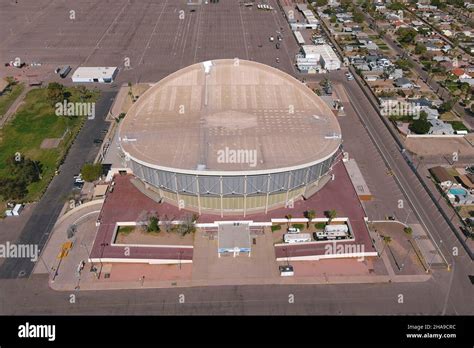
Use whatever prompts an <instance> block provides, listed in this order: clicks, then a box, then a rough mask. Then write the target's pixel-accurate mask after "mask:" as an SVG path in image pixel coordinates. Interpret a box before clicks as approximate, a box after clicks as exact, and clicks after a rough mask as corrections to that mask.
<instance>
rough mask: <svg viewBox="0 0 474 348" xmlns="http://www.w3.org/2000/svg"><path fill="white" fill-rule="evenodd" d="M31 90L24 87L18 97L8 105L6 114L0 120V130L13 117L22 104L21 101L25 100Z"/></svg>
mask: <svg viewBox="0 0 474 348" xmlns="http://www.w3.org/2000/svg"><path fill="white" fill-rule="evenodd" d="M30 90H31V88H30V87H25V88H24V89H23V91H22V92H21V93H20V95H19V96H18V97H17V98H16V99H15V101H14V102H13V103H12V105H10V107H9V108H8V110H7V112H6V113H5V115H3V117H2V118H1V119H0V128H3V126H4V125H5V124H6V123H7V122H8V121H9V120H10V118H12V117H13V115H14V114H15V113H16V112H17V111H18V108H19V107H20V106H21V105H22V104H23V100H24V99H25V96H26V94H27V93H28V92H29V91H30Z"/></svg>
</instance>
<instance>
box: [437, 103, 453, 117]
mask: <svg viewBox="0 0 474 348" xmlns="http://www.w3.org/2000/svg"><path fill="white" fill-rule="evenodd" d="M453 106H454V100H453V99H451V100H447V101H445V102H444V103H443V104H441V105H440V106H439V108H438V111H439V112H440V113H441V114H444V113H445V112H448V111H451V109H452V108H453Z"/></svg>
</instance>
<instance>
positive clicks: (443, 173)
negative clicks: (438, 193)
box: [429, 166, 456, 189]
mask: <svg viewBox="0 0 474 348" xmlns="http://www.w3.org/2000/svg"><path fill="white" fill-rule="evenodd" d="M429 171H430V173H431V175H433V177H434V178H435V180H436V182H437V183H438V184H439V186H441V188H443V189H448V188H450V187H451V186H453V184H454V183H455V182H456V179H455V178H454V176H452V175H451V174H449V172H448V170H447V169H446V168H445V167H441V166H437V167H432V168H430V170H429Z"/></svg>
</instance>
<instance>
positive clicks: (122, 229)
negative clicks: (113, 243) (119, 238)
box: [118, 226, 137, 234]
mask: <svg viewBox="0 0 474 348" xmlns="http://www.w3.org/2000/svg"><path fill="white" fill-rule="evenodd" d="M135 228H137V226H119V228H118V233H122V234H130V233H131V232H132V231H133V230H134V229H135Z"/></svg>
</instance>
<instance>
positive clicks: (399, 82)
mask: <svg viewBox="0 0 474 348" xmlns="http://www.w3.org/2000/svg"><path fill="white" fill-rule="evenodd" d="M393 84H394V86H395V87H397V88H401V89H411V88H413V87H414V85H413V83H412V82H411V81H410V80H409V79H407V78H405V77H401V78H398V79H396V80H394V81H393Z"/></svg>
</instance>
